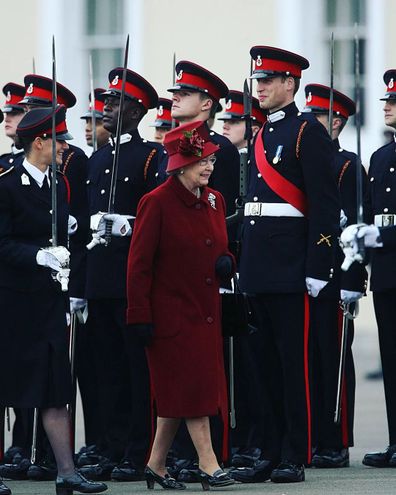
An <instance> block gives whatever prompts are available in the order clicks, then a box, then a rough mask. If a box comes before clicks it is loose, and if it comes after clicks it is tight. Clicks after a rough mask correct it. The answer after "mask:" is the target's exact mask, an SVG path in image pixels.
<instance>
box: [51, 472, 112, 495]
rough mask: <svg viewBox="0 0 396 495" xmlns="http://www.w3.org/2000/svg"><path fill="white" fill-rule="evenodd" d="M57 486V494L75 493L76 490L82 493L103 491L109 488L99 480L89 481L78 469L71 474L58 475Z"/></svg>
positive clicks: (68, 494)
mask: <svg viewBox="0 0 396 495" xmlns="http://www.w3.org/2000/svg"><path fill="white" fill-rule="evenodd" d="M55 488H56V495H73V491H74V490H75V491H76V492H80V493H101V492H104V491H105V490H107V485H106V484H105V483H98V482H97V481H88V480H87V479H86V478H85V477H84V476H83V475H82V474H80V473H79V472H77V471H76V472H75V473H74V474H72V475H71V476H58V477H57V478H56V481H55Z"/></svg>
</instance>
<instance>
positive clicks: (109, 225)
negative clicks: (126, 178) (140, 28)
mask: <svg viewBox="0 0 396 495" xmlns="http://www.w3.org/2000/svg"><path fill="white" fill-rule="evenodd" d="M128 53H129V34H128V36H127V40H126V45H125V56H124V67H123V70H122V85H121V95H120V105H119V109H118V117H117V129H116V135H115V145H114V158H113V169H112V172H111V182H110V194H109V207H108V213H114V204H115V193H116V186H117V176H118V162H119V156H120V146H121V132H122V113H123V109H124V99H125V83H126V75H127V69H128ZM112 226H113V222H112V221H111V220H106V233H105V241H106V243H105V246H108V245H109V243H110V241H111V229H112Z"/></svg>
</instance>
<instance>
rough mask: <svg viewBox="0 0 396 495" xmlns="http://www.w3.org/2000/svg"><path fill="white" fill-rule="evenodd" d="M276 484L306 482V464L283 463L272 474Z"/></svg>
mask: <svg viewBox="0 0 396 495" xmlns="http://www.w3.org/2000/svg"><path fill="white" fill-rule="evenodd" d="M271 481H273V482H274V483H298V482H300V481H305V473H304V464H294V463H292V462H289V461H283V462H281V463H280V464H279V466H278V467H277V468H275V469H274V470H273V471H272V473H271Z"/></svg>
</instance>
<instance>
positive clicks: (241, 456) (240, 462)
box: [231, 447, 261, 468]
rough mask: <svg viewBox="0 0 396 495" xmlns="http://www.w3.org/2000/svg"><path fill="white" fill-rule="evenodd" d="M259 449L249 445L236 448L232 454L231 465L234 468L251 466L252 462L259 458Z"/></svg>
mask: <svg viewBox="0 0 396 495" xmlns="http://www.w3.org/2000/svg"><path fill="white" fill-rule="evenodd" d="M260 455H261V449H259V448H257V447H250V448H246V449H238V451H237V452H236V453H235V454H234V455H233V456H232V459H231V466H232V467H234V468H243V467H253V465H254V463H255V462H256V461H257V460H258V459H259V458H260Z"/></svg>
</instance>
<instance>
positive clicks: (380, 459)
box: [362, 444, 396, 468]
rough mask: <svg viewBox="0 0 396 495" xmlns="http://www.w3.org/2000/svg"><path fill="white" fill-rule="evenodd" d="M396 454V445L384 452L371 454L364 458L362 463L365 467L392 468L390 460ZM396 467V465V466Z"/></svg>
mask: <svg viewBox="0 0 396 495" xmlns="http://www.w3.org/2000/svg"><path fill="white" fill-rule="evenodd" d="M395 453H396V444H394V445H389V447H387V448H386V449H385V451H384V452H369V453H368V454H366V455H365V456H364V457H363V460H362V463H363V464H364V465H365V466H372V467H379V468H383V467H392V465H391V464H390V460H391V458H392V456H393V454H395ZM395 466H396V464H395Z"/></svg>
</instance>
